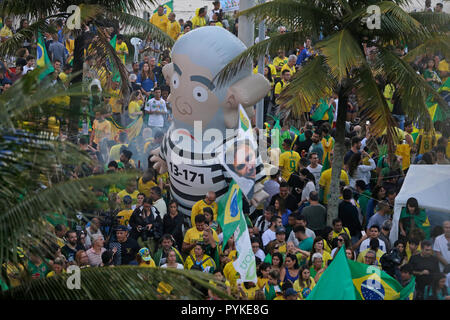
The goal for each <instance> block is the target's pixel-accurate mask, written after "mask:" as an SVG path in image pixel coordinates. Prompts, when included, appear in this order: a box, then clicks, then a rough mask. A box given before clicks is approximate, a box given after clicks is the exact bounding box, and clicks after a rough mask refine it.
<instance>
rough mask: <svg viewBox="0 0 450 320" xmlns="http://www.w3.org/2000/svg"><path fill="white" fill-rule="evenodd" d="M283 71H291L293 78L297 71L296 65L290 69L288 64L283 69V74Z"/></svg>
mask: <svg viewBox="0 0 450 320" xmlns="http://www.w3.org/2000/svg"><path fill="white" fill-rule="evenodd" d="M283 70H289V71H290V72H291V76H293V75H294V73H295V72H296V71H297V70H295V65H293V66H292V67H289V65H288V64H287V63H286V64H285V65H284V66H283V68H281V73H283Z"/></svg>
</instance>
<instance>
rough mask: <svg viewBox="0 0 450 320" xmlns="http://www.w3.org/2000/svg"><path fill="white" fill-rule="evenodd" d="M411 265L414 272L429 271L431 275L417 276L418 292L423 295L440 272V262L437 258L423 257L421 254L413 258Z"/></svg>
mask: <svg viewBox="0 0 450 320" xmlns="http://www.w3.org/2000/svg"><path fill="white" fill-rule="evenodd" d="M409 263H410V264H411V266H412V267H413V271H423V270H428V271H429V272H430V274H429V275H420V276H416V283H417V290H418V291H420V293H423V290H424V288H425V286H426V285H431V284H432V282H433V277H434V276H435V275H436V274H438V273H439V272H440V269H439V260H438V258H436V257H435V256H430V257H423V256H422V255H421V254H420V253H419V254H416V255H414V256H412V257H411V259H410V260H409Z"/></svg>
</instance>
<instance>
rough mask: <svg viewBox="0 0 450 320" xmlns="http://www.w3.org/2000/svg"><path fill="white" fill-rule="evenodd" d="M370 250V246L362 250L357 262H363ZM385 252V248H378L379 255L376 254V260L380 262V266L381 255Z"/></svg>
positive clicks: (379, 264)
mask: <svg viewBox="0 0 450 320" xmlns="http://www.w3.org/2000/svg"><path fill="white" fill-rule="evenodd" d="M369 250H370V248H368V249H366V250H364V251H361V252H360V253H359V255H358V258H357V259H356V261H357V262H361V263H364V257H365V256H366V253H367V252H368V251H369ZM383 254H385V252H384V251H383V250H377V256H376V260H377V262H378V267H381V262H380V259H381V256H383Z"/></svg>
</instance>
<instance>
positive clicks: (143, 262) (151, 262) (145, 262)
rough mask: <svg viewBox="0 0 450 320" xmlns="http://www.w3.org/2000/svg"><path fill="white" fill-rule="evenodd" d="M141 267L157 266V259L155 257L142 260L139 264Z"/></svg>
mask: <svg viewBox="0 0 450 320" xmlns="http://www.w3.org/2000/svg"><path fill="white" fill-rule="evenodd" d="M139 267H141V268H156V264H155V261H154V260H153V259H151V260H150V261H142V262H141V263H140V264H139Z"/></svg>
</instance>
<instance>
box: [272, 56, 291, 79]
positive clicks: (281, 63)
mask: <svg viewBox="0 0 450 320" xmlns="http://www.w3.org/2000/svg"><path fill="white" fill-rule="evenodd" d="M287 63H288V58H286V57H283V58H280V57H278V56H276V57H275V58H274V59H273V65H274V66H275V67H283V66H284V65H285V64H287ZM280 75H281V70H280V71H279V72H278V71H277V73H276V75H275V76H277V77H279V76H280Z"/></svg>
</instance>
